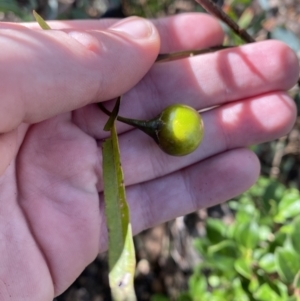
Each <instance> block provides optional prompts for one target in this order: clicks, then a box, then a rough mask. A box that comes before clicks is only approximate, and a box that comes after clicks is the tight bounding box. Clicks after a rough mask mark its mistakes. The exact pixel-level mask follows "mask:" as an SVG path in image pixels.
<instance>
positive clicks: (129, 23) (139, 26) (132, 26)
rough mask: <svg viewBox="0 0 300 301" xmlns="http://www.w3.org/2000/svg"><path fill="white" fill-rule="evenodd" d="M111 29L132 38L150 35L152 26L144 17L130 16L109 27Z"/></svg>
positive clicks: (143, 37)
mask: <svg viewBox="0 0 300 301" xmlns="http://www.w3.org/2000/svg"><path fill="white" fill-rule="evenodd" d="M110 29H111V30H113V31H118V32H120V33H125V34H126V35H128V36H130V37H132V38H134V39H145V38H148V37H150V36H151V34H152V31H153V26H152V25H151V23H150V22H149V21H147V20H145V19H142V18H138V17H130V18H127V19H125V20H123V21H121V22H118V23H117V24H115V25H113V26H112V27H110Z"/></svg>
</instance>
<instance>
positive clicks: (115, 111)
mask: <svg viewBox="0 0 300 301" xmlns="http://www.w3.org/2000/svg"><path fill="white" fill-rule="evenodd" d="M120 102H121V96H119V97H118V98H117V101H116V104H115V106H114V109H113V110H112V112H111V115H110V116H109V119H108V121H107V122H106V124H105V126H104V128H103V130H104V131H110V129H111V128H112V127H113V125H114V122H115V120H116V118H117V117H118V113H119V108H120Z"/></svg>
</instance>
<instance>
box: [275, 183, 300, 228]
mask: <svg viewBox="0 0 300 301" xmlns="http://www.w3.org/2000/svg"><path fill="white" fill-rule="evenodd" d="M299 214H300V195H299V191H298V190H297V189H289V190H288V191H287V193H286V195H285V196H284V197H283V198H282V200H281V202H280V203H279V205H278V214H277V215H276V216H275V218H274V221H275V222H277V223H283V222H285V221H286V220H287V219H288V218H292V217H295V216H297V215H299Z"/></svg>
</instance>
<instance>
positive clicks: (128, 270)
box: [103, 123, 136, 301]
mask: <svg viewBox="0 0 300 301" xmlns="http://www.w3.org/2000/svg"><path fill="white" fill-rule="evenodd" d="M103 182H104V199H105V215H106V220H107V226H108V231H109V243H108V245H109V249H108V257H109V283H110V288H111V292H112V296H113V299H114V300H115V301H135V300H136V296H135V293H134V285H133V281H134V271H135V251H134V244H133V239H132V231H131V224H130V214H129V208H128V204H127V202H126V197H125V188H124V182H123V172H122V168H121V161H120V152H119V145H118V137H117V133H116V128H115V125H114V123H113V126H112V128H111V138H108V139H106V140H105V142H104V143H103Z"/></svg>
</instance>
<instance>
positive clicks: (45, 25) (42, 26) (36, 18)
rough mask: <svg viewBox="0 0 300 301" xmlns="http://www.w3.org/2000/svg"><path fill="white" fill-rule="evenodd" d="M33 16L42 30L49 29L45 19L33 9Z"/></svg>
mask: <svg viewBox="0 0 300 301" xmlns="http://www.w3.org/2000/svg"><path fill="white" fill-rule="evenodd" d="M33 16H34V18H35V20H36V22H37V23H39V25H40V27H41V28H42V29H44V30H49V29H51V27H50V26H49V25H48V24H47V23H46V21H45V20H44V19H43V18H42V17H41V16H40V15H39V14H38V13H37V12H36V11H35V10H34V11H33Z"/></svg>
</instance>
